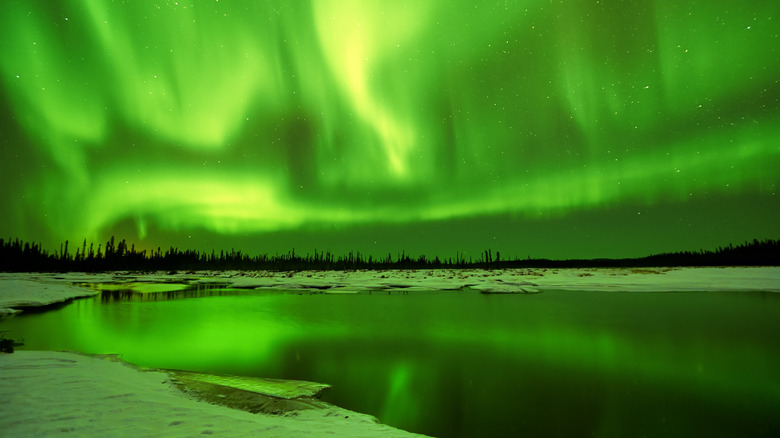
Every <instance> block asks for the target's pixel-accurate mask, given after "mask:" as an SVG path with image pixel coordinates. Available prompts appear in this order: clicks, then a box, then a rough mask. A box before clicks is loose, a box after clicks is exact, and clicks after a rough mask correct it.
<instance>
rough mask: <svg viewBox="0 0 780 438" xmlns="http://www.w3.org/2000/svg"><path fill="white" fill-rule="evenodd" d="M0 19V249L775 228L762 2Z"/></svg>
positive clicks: (646, 242)
mask: <svg viewBox="0 0 780 438" xmlns="http://www.w3.org/2000/svg"><path fill="white" fill-rule="evenodd" d="M0 10H1V11H2V13H0V37H1V38H0V41H2V42H0V44H1V45H2V50H0V75H1V76H0V147H2V150H1V151H0V202H2V205H3V208H2V215H0V236H2V237H5V238H7V237H19V238H22V239H26V240H32V241H36V242H42V243H43V244H44V246H45V247H49V248H59V243H60V242H61V241H64V240H66V239H68V240H70V241H71V242H80V241H82V240H83V239H84V238H86V239H89V240H93V241H95V242H101V241H102V242H104V241H105V240H106V239H107V238H108V237H110V236H111V235H116V236H117V237H120V238H127V239H128V241H131V242H134V243H136V245H137V247H138V248H146V247H148V248H156V247H157V246H162V247H163V248H167V247H168V246H170V245H175V246H179V247H182V248H192V249H200V250H207V251H210V250H211V249H212V248H215V249H217V250H218V251H219V250H220V249H230V248H235V249H241V250H242V251H245V252H248V253H251V254H257V253H268V254H271V255H273V254H275V253H279V254H281V253H286V252H287V251H288V250H290V249H292V248H295V250H296V252H297V253H306V252H312V253H313V251H314V249H317V250H319V251H326V250H330V251H332V252H334V253H336V254H341V253H344V252H347V251H350V250H356V251H360V252H361V253H362V254H364V255H369V254H373V255H386V254H388V253H392V254H393V255H395V254H398V253H400V252H402V251H405V252H406V253H407V254H412V255H419V254H426V255H428V256H431V257H432V256H440V257H445V258H446V257H454V256H455V254H456V253H460V254H465V255H466V257H467V258H468V257H469V256H471V255H473V256H474V258H477V257H478V256H479V255H480V254H481V253H482V251H483V250H485V249H487V248H491V249H492V250H493V251H500V252H501V253H502V254H503V255H505V258H506V257H522V258H525V257H527V256H530V257H548V258H575V257H583V258H590V257H630V256H642V255H647V254H650V253H656V252H665V251H676V250H688V249H699V248H705V249H713V248H715V247H717V246H719V245H723V244H727V243H729V242H733V243H741V242H743V241H745V240H752V239H754V238H759V239H763V238H778V237H780V229H779V228H778V225H777V223H778V221H777V217H778V214H779V213H780V205H779V204H778V199H777V195H776V191H777V184H778V180H780V172H778V169H780V50H778V49H779V48H780V2H773V1H750V2H745V1H743V0H707V1H704V0H691V1H677V0H657V1H652V0H645V1H641V0H637V1H620V0H573V1H558V0H525V1H485V2H473V1H470V0H469V1H457V0H447V1H444V0H441V1H437V0H426V1H418V0H393V1H378V0H377V1H364V0H322V1H287V0H279V1H260V0H257V1H249V0H247V1H241V0H199V1H164V0H157V1H146V0H138V1H109V0H57V1H43V0H39V1H32V0H4V1H3V2H2V4H1V5H0Z"/></svg>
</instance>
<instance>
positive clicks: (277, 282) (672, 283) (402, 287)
mask: <svg viewBox="0 0 780 438" xmlns="http://www.w3.org/2000/svg"><path fill="white" fill-rule="evenodd" d="M97 283H102V284H103V286H101V287H103V288H106V289H116V290H133V291H135V292H137V293H139V294H141V293H142V294H154V293H158V292H174V291H177V290H181V289H184V288H186V287H188V285H201V286H208V285H213V286H220V287H232V288H240V289H244V290H247V291H264V290H267V291H295V292H299V293H332V294H350V293H366V292H374V291H382V292H385V291H386V292H390V293H404V294H409V293H426V292H427V293H430V292H431V291H439V292H441V291H456V290H458V291H463V292H468V291H472V292H482V293H517V294H525V293H539V292H544V291H546V290H581V291H615V292H692V291H699V292H703V291H713V292H714V291H767V292H780V267H704V268H593V269H506V270H480V269H463V270H450V269H442V270H392V271H368V270H366V271H300V272H272V271H248V272H240V271H203V272H194V273H192V272H191V273H177V274H171V275H164V274H160V273H157V274H133V273H113V274H112V273H102V274H84V273H67V274H0V315H2V314H12V313H14V312H17V311H18V310H19V309H22V308H24V307H36V306H46V305H50V304H53V303H57V302H62V301H67V300H70V299H73V298H78V297H86V296H92V295H95V294H96V291H95V290H93V289H90V288H88V287H86V286H89V285H94V284H97ZM76 284H78V285H76ZM79 285H80V286H79Z"/></svg>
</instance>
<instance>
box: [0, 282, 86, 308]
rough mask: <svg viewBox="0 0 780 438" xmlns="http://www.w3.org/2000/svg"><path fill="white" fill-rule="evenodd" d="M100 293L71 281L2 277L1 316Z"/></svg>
mask: <svg viewBox="0 0 780 438" xmlns="http://www.w3.org/2000/svg"><path fill="white" fill-rule="evenodd" d="M97 293H98V292H96V291H93V290H90V289H88V288H85V287H80V286H75V285H73V284H71V283H70V280H67V281H64V280H61V281H57V280H53V279H51V278H49V279H40V278H38V277H30V278H28V279H22V278H13V277H10V276H7V275H6V276H3V277H0V315H3V314H6V315H7V314H13V313H17V312H19V311H20V309H23V308H25V307H42V306H49V305H52V304H56V303H61V302H66V301H69V300H72V299H74V298H82V297H90V296H94V295H97Z"/></svg>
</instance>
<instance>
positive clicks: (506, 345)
mask: <svg viewBox="0 0 780 438" xmlns="http://www.w3.org/2000/svg"><path fill="white" fill-rule="evenodd" d="M225 291H227V292H230V291H229V290H220V291H215V292H219V293H222V292H225ZM179 293H184V292H183V291H182V292H179ZM778 311H780V301H779V300H778V299H777V296H776V294H771V293H766V294H761V293H662V294H661V293H657V294H653V293H606V292H550V291H548V292H545V293H543V294H537V295H524V296H483V295H480V294H470V293H457V292H447V293H438V294H424V295H414V294H408V295H381V294H380V295H360V294H358V295H349V296H337V295H332V296H331V295H297V294H281V293H273V294H270V293H268V294H260V295H257V294H252V295H246V294H245V293H244V294H242V295H221V296H213V297H208V298H192V299H182V300H175V299H174V300H165V301H137V302H127V301H112V300H106V301H104V302H102V303H101V302H100V300H99V299H87V300H79V301H77V302H75V303H73V304H71V305H69V306H67V307H65V308H63V309H61V310H57V311H52V312H47V313H41V314H28V315H25V314H22V315H21V316H17V317H14V318H10V319H6V320H3V321H2V323H0V328H2V329H10V330H12V333H13V335H14V336H16V337H20V338H24V339H25V341H26V345H25V348H29V349H65V350H77V351H84V352H88V353H118V354H120V355H121V356H122V357H123V358H125V359H126V360H129V361H131V362H134V363H137V364H140V365H147V366H156V367H164V368H178V369H188V370H195V371H206V372H217V373H226V374H238V375H250V376H262V377H272V378H289V379H300V380H310V381H319V382H323V383H328V384H331V385H333V386H334V387H333V389H332V390H331V391H330V392H329V393H328V394H327V395H326V399H327V400H329V401H331V402H334V403H336V404H338V405H341V406H344V407H346V408H349V409H354V410H358V411H362V412H368V413H370V414H373V415H377V416H378V417H379V418H380V419H381V420H383V421H384V422H387V423H389V424H392V425H395V426H398V427H402V428H406V429H409V430H413V431H419V432H424V433H428V434H432V435H436V436H453V435H460V436H485V435H486V434H487V435H490V436H497V435H506V434H523V433H525V434H533V435H547V436H549V435H561V436H572V435H577V434H585V433H587V434H593V435H595V436H612V435H615V434H618V435H626V434H632V433H635V432H637V431H639V432H642V433H646V434H648V435H667V436H668V435H670V434H671V435H686V434H690V433H698V434H701V433H704V434H707V435H712V436H729V435H732V436H733V435H734V434H740V433H743V432H744V431H746V430H748V431H752V432H755V433H751V434H752V435H757V436H762V434H763V436H771V435H772V433H773V432H776V431H778V430H780V424H779V423H778V422H777V418H776V415H774V412H776V411H777V409H778V408H780V385H778V382H777V379H775V378H774V377H775V375H776V370H777V369H778V366H780V356H778V354H777V352H776V349H775V348H774V346H775V344H776V342H775V341H776V333H777V332H778V329H780V327H778V320H777V318H776V316H777V312H778Z"/></svg>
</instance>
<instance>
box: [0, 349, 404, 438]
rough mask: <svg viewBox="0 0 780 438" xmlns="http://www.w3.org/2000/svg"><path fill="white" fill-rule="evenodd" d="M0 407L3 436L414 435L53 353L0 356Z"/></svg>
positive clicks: (339, 413) (108, 361) (342, 414)
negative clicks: (221, 399)
mask: <svg viewBox="0 0 780 438" xmlns="http://www.w3.org/2000/svg"><path fill="white" fill-rule="evenodd" d="M0 404H1V405H2V406H3V409H2V410H0V430H2V431H3V434H7V435H8V436H53V435H59V434H61V433H72V434H75V435H76V436H133V437H145V436H148V437H191V436H197V435H216V436H230V437H233V436H235V437H250V436H263V437H313V436H325V435H330V436H339V437H388V438H390V437H412V436H419V435H414V434H411V433H408V432H404V431H401V430H398V429H394V428H392V427H390V426H386V425H382V424H378V423H376V421H375V419H374V418H373V417H371V416H368V415H364V414H358V413H355V412H351V411H347V410H344V409H341V408H338V407H335V406H330V407H328V408H318V409H309V410H297V411H291V412H287V413H286V414H283V415H267V414H252V413H249V412H245V411H241V410H237V409H231V408H228V407H223V406H217V405H212V404H209V403H205V402H202V401H198V400H196V399H194V398H191V397H190V396H188V395H187V394H185V393H184V392H182V391H180V390H178V389H176V388H175V387H174V386H173V384H172V382H171V379H170V377H169V376H168V375H167V374H165V373H163V372H159V371H141V370H138V369H136V368H134V367H132V366H129V365H127V364H124V363H122V362H119V361H116V360H114V359H112V358H99V357H90V356H84V355H80V354H74V353H66V352H54V351H17V352H16V353H13V354H0Z"/></svg>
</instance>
